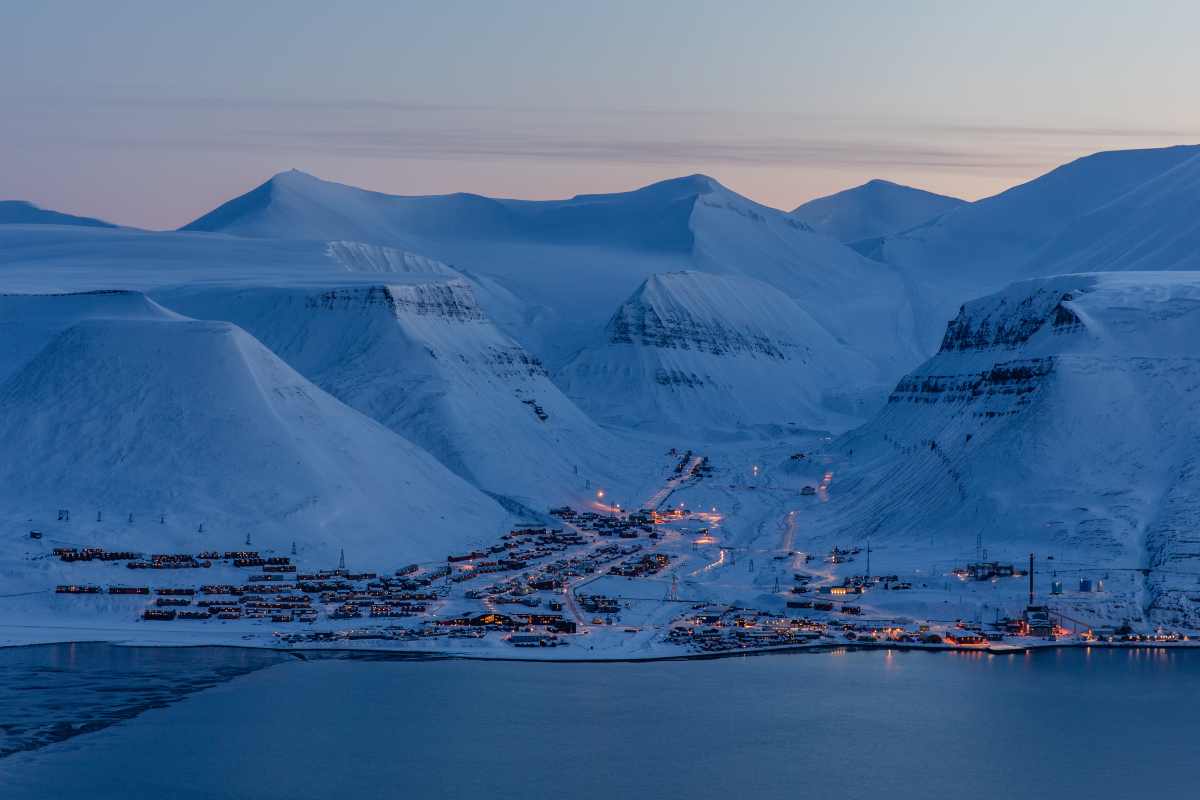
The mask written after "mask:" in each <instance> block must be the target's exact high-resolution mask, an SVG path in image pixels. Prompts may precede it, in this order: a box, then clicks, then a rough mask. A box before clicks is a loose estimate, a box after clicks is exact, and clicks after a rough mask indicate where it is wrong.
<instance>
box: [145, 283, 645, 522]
mask: <svg viewBox="0 0 1200 800" xmlns="http://www.w3.org/2000/svg"><path fill="white" fill-rule="evenodd" d="M158 296H159V298H160V299H161V300H162V302H163V303H165V304H167V305H169V306H170V307H172V308H174V309H177V310H179V311H181V312H183V313H185V314H188V315H189V316H193V317H202V318H206V319H224V320H230V321H233V322H235V323H237V324H238V325H240V326H241V327H243V328H245V329H246V330H248V331H250V332H251V333H252V334H254V335H255V336H256V337H257V338H258V339H259V340H261V341H262V342H263V343H264V344H266V345H267V346H268V347H270V348H271V349H272V350H273V351H274V352H275V353H276V354H278V355H279V356H280V357H281V358H283V359H284V360H285V361H287V362H288V363H289V364H290V365H291V366H293V367H294V368H295V369H297V370H298V371H299V372H301V373H302V374H303V375H305V376H306V377H307V378H309V379H310V380H312V381H313V382H314V383H316V384H317V385H319V386H321V387H322V388H323V389H325V390H326V391H328V392H329V393H330V394H332V395H334V396H335V397H337V398H338V399H340V400H342V401H343V402H345V403H347V404H348V405H350V406H352V407H354V408H356V409H358V410H359V411H362V412H363V413H364V414H367V415H368V416H370V417H372V418H374V419H376V420H378V421H379V422H381V423H383V424H384V425H386V426H388V427H389V428H391V429H392V430H394V431H396V432H398V433H400V434H402V435H404V436H405V437H407V438H409V439H411V440H412V441H414V442H416V443H417V444H419V445H421V446H422V447H424V448H425V449H426V450H428V451H429V452H431V453H433V454H434V455H435V456H436V457H437V458H438V459H439V460H440V461H441V462H442V463H444V464H445V465H447V466H448V467H449V468H451V469H452V470H454V471H455V472H456V473H458V474H459V475H461V476H463V477H464V478H467V479H468V480H470V481H472V482H473V483H475V484H476V485H478V486H480V487H482V488H484V489H486V490H487V491H489V492H491V493H494V494H496V495H503V496H505V497H507V498H511V499H513V500H515V501H516V502H517V503H519V504H521V505H522V506H526V507H529V508H532V509H536V510H538V511H544V510H545V508H546V507H548V506H550V505H554V504H560V503H562V502H566V501H569V500H579V499H580V498H581V497H582V496H583V495H584V494H585V493H588V494H590V493H589V492H586V489H585V486H586V485H587V481H589V480H591V481H593V482H595V483H596V484H597V485H606V486H610V487H616V486H618V485H619V481H618V479H617V475H619V474H620V473H621V472H623V471H624V470H619V469H618V468H617V465H618V464H620V463H621V461H622V459H621V457H620V454H619V446H618V443H617V442H616V441H615V440H614V439H613V438H612V437H611V436H610V435H609V434H607V433H605V432H604V431H602V430H601V429H600V428H599V427H597V426H596V425H595V424H594V423H593V422H592V421H591V420H590V419H588V418H587V417H586V416H585V415H584V414H582V413H581V412H580V411H579V409H578V408H576V407H575V405H574V404H573V403H571V402H570V401H569V400H567V398H566V397H564V396H563V395H562V393H561V392H560V391H559V389H558V387H557V386H555V385H554V384H553V383H552V382H551V381H550V379H549V377H548V375H547V372H546V369H545V367H543V366H542V364H541V362H540V361H539V360H538V359H537V358H536V357H535V356H533V355H531V354H530V353H529V352H527V351H526V350H524V349H523V348H522V347H521V346H520V345H519V344H517V343H516V342H515V341H513V340H512V339H511V338H509V337H507V336H505V335H504V334H503V333H501V332H500V331H499V330H498V329H497V328H496V326H495V325H494V324H493V323H492V321H491V320H490V319H488V317H487V316H486V315H485V313H484V312H483V310H482V309H481V308H480V306H479V305H478V304H477V303H476V300H475V296H474V293H473V290H472V287H471V284H470V283H468V282H467V281H466V280H464V279H462V278H460V277H448V276H429V275H424V276H417V275H408V276H397V275H393V276H389V282H388V283H386V284H371V285H362V284H349V285H347V284H336V283H332V284H329V285H326V286H319V287H318V286H308V287H300V288H295V287H292V288H286V287H285V288H263V287H257V288H237V287H208V288H184V289H179V290H175V291H167V292H164V293H160V295H158Z"/></svg>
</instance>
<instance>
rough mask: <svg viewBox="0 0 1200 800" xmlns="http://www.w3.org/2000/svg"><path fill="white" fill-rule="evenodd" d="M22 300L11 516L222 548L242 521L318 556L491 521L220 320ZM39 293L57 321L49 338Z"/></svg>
mask: <svg viewBox="0 0 1200 800" xmlns="http://www.w3.org/2000/svg"><path fill="white" fill-rule="evenodd" d="M106 301H107V302H106ZM19 304H20V303H19V299H18V298H6V302H5V304H4V312H5V315H6V318H8V319H20V318H24V317H25V316H26V315H24V314H19V309H18V307H19ZM30 304H31V305H32V306H33V308H31V309H30V314H29V315H28V316H29V317H30V318H35V319H37V318H40V319H41V320H43V322H42V324H41V331H42V332H44V333H50V334H51V335H50V339H49V342H48V343H47V344H46V346H45V347H44V348H42V349H41V350H40V351H38V352H37V353H36V354H34V355H33V356H32V357H31V358H30V359H29V360H28V361H26V362H25V363H24V364H23V365H22V366H20V367H19V368H17V369H15V370H11V371H10V374H9V375H8V377H7V379H6V380H5V381H4V382H3V383H2V384H0V409H3V413H0V442H3V443H4V449H5V452H6V453H8V454H9V457H7V458H5V459H3V461H2V462H0V498H2V505H3V507H4V509H5V516H6V517H8V518H10V521H11V520H13V519H21V520H22V521H25V520H29V521H31V522H32V523H34V524H35V525H36V524H40V523H42V522H44V521H45V520H47V519H53V514H54V513H55V509H62V508H69V509H73V510H74V511H75V513H76V515H77V516H78V518H79V519H80V532H79V536H80V537H81V540H83V539H88V538H89V535H88V534H86V533H85V532H84V529H85V528H89V527H94V528H97V529H99V528H101V526H100V525H94V526H92V525H89V524H88V522H89V515H95V514H96V513H97V510H103V511H105V512H107V513H108V514H109V520H112V521H114V522H115V521H117V520H120V524H119V525H117V526H116V530H111V529H107V530H98V531H95V532H93V534H91V535H90V536H91V537H92V538H95V539H97V540H98V541H97V542H95V543H98V544H101V545H103V546H108V547H129V548H131V549H138V550H145V551H157V552H162V551H164V550H169V549H171V548H178V549H192V550H197V549H203V548H207V547H213V548H217V549H220V548H229V547H233V546H235V545H237V544H238V543H240V541H241V540H242V539H243V538H244V537H245V536H246V535H247V534H252V535H253V537H254V539H255V541H256V543H258V544H260V545H261V546H262V547H264V548H271V549H275V550H277V551H281V552H282V551H285V550H286V549H287V548H288V547H290V545H291V543H292V542H293V541H295V542H297V544H298V546H299V547H300V548H302V549H303V551H304V552H306V553H308V554H309V555H310V557H316V558H324V559H326V560H327V561H328V562H329V563H333V560H335V559H336V555H337V552H338V550H339V549H340V548H342V547H345V548H346V550H347V552H351V553H360V554H361V556H362V557H363V558H368V557H370V558H374V559H378V560H381V561H383V562H384V563H395V562H399V561H402V560H423V559H436V558H444V554H445V553H446V551H447V549H454V548H459V547H463V546H468V545H471V544H474V543H475V542H477V541H484V540H487V539H490V538H491V537H492V536H494V535H495V533H496V532H497V531H498V530H501V529H502V526H503V525H504V524H505V522H506V519H507V514H506V513H505V512H504V511H503V510H502V509H501V508H500V507H499V506H498V505H497V504H496V503H495V502H494V501H493V500H491V499H490V498H488V497H486V496H485V495H483V494H482V493H480V492H479V491H478V490H477V489H475V488H473V487H471V486H470V485H469V484H467V483H466V482H465V481H463V480H462V479H460V478H459V477H457V476H456V475H454V474H452V473H451V472H449V471H448V470H446V469H445V468H444V467H442V465H441V464H440V463H438V461H436V460H435V459H434V458H433V457H432V456H430V455H429V454H428V453H426V452H424V451H423V450H421V449H420V448H418V447H416V446H414V445H413V444H412V443H410V442H408V441H406V440H404V439H402V438H401V437H400V436H398V435H396V434H395V433H393V432H392V431H390V430H388V429H387V428H384V427H383V426H382V425H379V424H378V423H376V422H374V421H372V420H370V419H368V418H367V417H365V416H363V415H362V414H360V413H359V412H357V411H355V410H353V409H351V408H349V407H347V406H345V405H343V404H342V403H340V402H339V401H337V400H335V399H334V398H332V397H330V396H329V395H328V394H326V393H325V392H323V391H322V390H320V389H318V388H317V387H316V386H314V385H313V384H311V383H310V382H308V381H307V380H305V379H304V378H302V377H301V376H300V375H299V374H297V373H296V372H295V371H294V370H292V369H291V368H290V367H288V366H287V365H286V364H284V363H283V362H282V361H281V360H280V359H279V358H278V357H277V356H275V355H274V354H272V353H271V352H270V351H269V350H268V349H267V348H265V347H263V346H262V344H260V343H259V342H258V341H256V340H255V339H254V338H253V337H251V336H250V335H249V334H247V333H246V332H244V331H243V330H241V329H240V328H238V327H236V326H234V325H231V324H229V323H227V322H207V321H195V320H190V319H187V318H184V317H180V316H179V315H176V314H173V313H170V312H165V311H162V310H161V309H160V308H158V307H157V306H155V305H154V304H153V303H150V302H149V301H146V300H144V298H139V297H138V296H135V295H129V294H109V295H85V296H81V297H80V296H60V297H58V298H41V297H34V298H30ZM54 304H60V305H61V307H62V318H63V321H64V322H65V323H66V324H67V325H69V327H65V329H64V330H62V331H61V332H59V333H57V334H53V333H51V331H52V329H53V328H54V325H52V324H51V323H50V322H49V318H50V317H51V316H52V313H51V309H50V308H49V306H51V305H54ZM6 355H9V354H6ZM127 514H132V515H133V520H134V522H133V524H127V523H126V521H125V518H126V515H127ZM160 515H165V516H163V520H164V521H163V522H161V523H160V521H159V520H160ZM202 524H203V526H204V530H203V531H201V529H200V526H201V525H202ZM110 527H111V526H110ZM87 543H88V544H91V543H92V542H91V541H88V542H87Z"/></svg>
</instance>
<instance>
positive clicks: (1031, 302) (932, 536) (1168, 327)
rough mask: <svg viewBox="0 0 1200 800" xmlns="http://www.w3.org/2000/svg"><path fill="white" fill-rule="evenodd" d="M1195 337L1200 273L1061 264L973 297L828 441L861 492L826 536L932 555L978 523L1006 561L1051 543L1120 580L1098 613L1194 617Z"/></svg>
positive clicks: (1065, 565)
mask: <svg viewBox="0 0 1200 800" xmlns="http://www.w3.org/2000/svg"><path fill="white" fill-rule="evenodd" d="M1197 341H1200V275H1198V274H1196V273H1174V274H1171V273H1108V274H1094V275H1076V276H1065V277H1061V278H1052V279H1045V280H1040V281H1030V282H1026V283H1021V284H1016V285H1014V286H1013V287H1010V288H1009V289H1007V290H1005V291H1004V292H1000V293H998V294H996V295H992V296H989V297H986V298H982V299H980V300H977V301H973V302H970V303H967V304H965V305H964V306H963V307H962V309H961V310H960V312H959V313H958V315H957V316H956V317H955V319H954V320H952V321H951V322H950V323H949V324H948V326H947V330H946V334H945V337H944V338H943V341H942V347H941V349H940V350H939V352H938V353H937V354H936V355H935V356H934V357H932V358H931V359H929V360H928V361H927V362H926V363H925V364H923V365H921V367H919V368H918V369H916V370H914V371H913V372H912V373H910V374H909V375H907V376H905V378H903V379H902V380H901V381H900V382H899V383H898V384H897V386H896V388H895V390H894V391H893V392H892V394H891V396H890V397H889V402H888V404H887V407H886V408H885V409H884V410H883V411H882V412H880V414H879V415H878V416H877V417H875V418H874V419H873V420H872V421H871V422H870V423H868V424H867V425H865V426H864V427H863V428H861V429H859V430H857V431H854V432H852V433H850V434H847V435H846V436H845V437H843V438H842V439H841V440H840V441H839V442H838V445H837V449H838V452H840V453H841V454H842V456H843V457H844V458H845V459H846V460H847V461H846V464H847V465H846V467H845V468H844V470H842V471H840V473H839V478H840V488H841V491H842V494H843V496H846V497H847V498H849V497H852V498H853V501H852V502H849V501H848V502H847V505H844V506H841V507H835V508H831V509H830V513H831V514H832V515H835V516H831V517H830V518H829V520H828V521H829V524H830V525H831V530H832V531H835V532H836V533H835V534H833V535H835V536H841V537H844V538H849V537H853V536H858V537H864V536H875V537H877V538H878V537H887V538H888V539H889V540H890V541H892V542H895V543H896V544H895V546H898V547H902V548H903V547H918V546H919V545H920V544H922V543H928V544H930V545H933V546H935V547H937V548H940V549H941V551H942V552H946V551H947V549H950V550H953V549H954V548H958V549H960V550H964V551H969V550H970V548H971V547H972V542H973V541H974V538H975V536H976V535H980V536H982V538H983V539H984V541H985V542H987V543H988V546H989V548H990V549H991V551H992V552H993V554H995V555H997V556H999V557H1001V558H1005V557H1007V558H1010V559H1011V558H1016V557H1019V556H1020V554H1021V553H1023V552H1030V551H1036V552H1038V553H1039V554H1041V555H1042V556H1043V557H1048V556H1051V555H1053V556H1054V557H1055V559H1056V563H1057V564H1058V567H1059V568H1061V569H1064V570H1069V571H1068V572H1067V577H1068V583H1069V582H1070V580H1071V579H1074V578H1076V577H1078V576H1079V575H1083V576H1085V577H1091V578H1094V579H1102V578H1104V577H1105V576H1106V575H1107V576H1109V578H1110V580H1109V585H1110V586H1111V587H1117V586H1119V587H1120V588H1121V591H1120V592H1114V593H1112V594H1111V596H1108V597H1106V598H1088V602H1094V603H1100V604H1101V605H1102V606H1103V608H1105V609H1107V612H1106V613H1109V612H1111V613H1112V614H1116V615H1125V616H1130V615H1143V614H1148V615H1151V618H1159V619H1162V620H1163V621H1167V620H1170V619H1175V618H1181V617H1187V616H1189V615H1190V618H1193V619H1194V618H1195V617H1196V614H1197V610H1198V609H1197V604H1195V603H1192V602H1191V601H1190V600H1189V599H1188V598H1189V597H1190V596H1191V594H1198V593H1196V592H1191V594H1189V592H1190V590H1191V589H1193V588H1194V585H1195V581H1196V579H1197V577H1200V569H1198V568H1197V567H1198V566H1200V541H1198V540H1197V538H1196V537H1195V536H1194V535H1193V534H1191V533H1190V531H1192V530H1194V529H1195V526H1196V525H1198V524H1200V483H1198V481H1197V476H1198V475H1200V470H1198V469H1197V467H1196V463H1195V455H1194V454H1195V452H1197V448H1196V446H1195V445H1196V444H1197V443H1198V442H1200V423H1198V422H1197V421H1196V420H1197V419H1200V417H1197V414H1196V412H1198V411H1200V364H1198V362H1197V361H1196V359H1195V358H1194V355H1193V353H1192V352H1191V350H1192V348H1193V346H1194V343H1195V342H1197ZM830 505H831V506H833V504H832V503H831V504H830ZM1145 567H1149V568H1151V572H1150V573H1149V574H1148V575H1143V574H1142V573H1138V572H1136V570H1137V569H1140V568H1145ZM1188 570H1191V571H1193V572H1194V573H1196V575H1193V576H1192V577H1190V578H1188V577H1186V576H1185V575H1184V573H1186V572H1187V571H1188ZM1093 573H1094V574H1093ZM1113 576H1118V577H1119V578H1120V581H1116V579H1115V578H1113ZM1133 577H1136V580H1133ZM1076 600H1079V599H1078V598H1076ZM1076 600H1070V599H1069V598H1068V599H1064V600H1063V602H1064V603H1065V602H1068V601H1069V602H1076ZM1079 602H1083V601H1082V600H1079ZM1105 604H1107V605H1105ZM1089 613H1091V612H1089ZM1155 615H1157V616H1155Z"/></svg>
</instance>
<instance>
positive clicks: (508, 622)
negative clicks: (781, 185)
mask: <svg viewBox="0 0 1200 800" xmlns="http://www.w3.org/2000/svg"><path fill="white" fill-rule="evenodd" d="M1197 176H1200V149H1197V148H1196V147H1177V148H1165V149H1162V150H1150V151H1119V152H1113V153H1101V154H1097V155H1094V156H1090V157H1088V158H1085V159H1081V160H1079V161H1076V162H1073V163H1071V164H1068V165H1065V166H1063V167H1060V168H1059V169H1057V170H1054V171H1052V172H1050V173H1048V174H1047V175H1044V176H1042V177H1040V178H1037V179H1035V180H1033V181H1030V182H1029V183H1026V184H1023V185H1021V186H1018V187H1015V188H1013V189H1010V190H1008V191H1006V192H1003V193H1001V194H999V195H996V196H994V197H991V198H985V199H982V200H978V201H975V202H963V201H958V200H955V199H953V198H947V197H942V196H940V195H933V194H930V193H927V192H921V191H919V190H915V189H909V188H908V187H900V186H896V185H895V184H887V183H886V182H880V181H874V182H871V183H870V184H867V185H865V186H863V187H858V188H856V189H853V190H847V191H846V192H842V193H839V194H838V195H835V196H833V197H830V198H822V199H819V200H815V201H811V202H809V203H806V204H804V205H803V206H801V207H800V208H798V209H796V210H795V211H794V212H792V213H790V214H789V213H786V212H783V211H779V210H776V209H772V208H768V207H766V206H763V205H760V204H758V203H755V202H753V201H751V200H749V199H747V198H745V197H742V196H740V195H738V194H736V193H735V192H733V191H732V190H730V189H728V188H726V187H725V186H722V185H721V184H720V183H718V182H717V181H715V180H713V179H711V178H708V177H705V176H699V175H695V176H689V177H685V178H679V179H675V180H670V181H664V182H660V183H656V184H653V185H651V186H647V187H644V188H642V189H637V190H634V191H631V192H625V193H620V194H611V195H580V196H577V197H574V198H571V199H568V200H560V201H524V200H506V199H493V198H487V197H481V196H476V195H447V196H430V197H405V196H393V195H385V194H379V193H375V192H368V191H365V190H361V189H357V188H354V187H350V186H345V185H341V184H336V183H330V182H327V181H322V180H320V179H318V178H315V177H313V176H310V175H306V174H304V173H299V172H295V171H292V172H287V173H281V174H280V175H277V176H275V177H273V178H271V179H270V180H268V181H267V182H265V183H263V184H262V185H260V186H259V187H257V188H255V189H253V190H251V191H250V192H248V193H247V194H244V195H242V196H240V197H237V198H235V199H233V200H230V201H229V202H227V203H225V204H223V205H221V206H220V207H219V208H217V209H215V210H214V211H212V212H211V213H209V214H207V215H204V216H202V217H200V218H199V219H197V220H196V221H194V222H192V223H190V224H189V225H186V226H184V228H182V229H181V230H179V231H167V232H153V231H143V230H137V229H133V228H125V227H119V226H115V225H110V224H109V223H104V222H100V221H98V220H92V219H88V218H80V217H73V216H70V215H64V214H58V213H56V212H51V211H45V210H42V209H37V208H35V207H32V206H29V205H28V204H22V203H7V204H0V443H3V447H4V451H5V452H6V454H7V457H6V458H5V459H3V461H2V462H0V470H2V471H3V474H0V523H2V524H3V532H2V534H0V541H2V542H3V546H2V547H0V584H2V587H3V588H2V589H0V642H6V643H19V642H27V641H55V640H60V639H64V640H72V639H78V638H81V637H85V636H86V637H88V638H105V639H111V640H116V641H139V642H159V643H173V644H180V643H194V642H227V643H245V644H253V645H257V646H279V647H286V646H297V647H310V646H312V647H377V648H383V649H401V650H421V651H436V652H453V653H465V654H469V655H479V656H494V655H511V654H512V653H513V652H514V651H513V648H514V647H515V646H517V645H518V644H529V643H532V644H533V645H534V646H535V649H532V650H529V651H525V650H522V652H523V653H525V654H527V655H529V656H530V657H534V656H535V655H536V657H541V658H556V657H570V658H599V657H604V658H611V657H620V658H647V657H661V656H669V655H686V654H693V653H697V652H718V651H719V652H724V651H726V650H737V649H745V648H748V647H760V648H761V647H779V646H788V647H799V646H821V645H828V644H830V643H845V642H846V641H854V642H857V643H868V644H869V643H871V642H876V641H881V640H885V641H888V642H893V643H895V642H900V643H906V644H909V645H912V646H914V647H921V646H958V645H960V644H961V645H964V646H992V647H1009V646H1021V647H1030V646H1039V645H1042V644H1045V643H1046V642H1047V641H1056V640H1058V639H1057V638H1056V637H1063V638H1066V639H1069V640H1070V641H1084V640H1087V641H1092V640H1095V639H1096V638H1097V637H1100V636H1110V637H1116V636H1120V637H1135V639H1136V637H1143V636H1149V637H1158V638H1162V637H1167V638H1178V639H1182V637H1183V636H1194V635H1196V634H1197V633H1198V632H1200V568H1197V564H1196V561H1197V559H1198V558H1200V549H1197V548H1198V547H1200V544H1198V542H1200V537H1197V535H1196V533H1195V531H1194V527H1195V525H1196V520H1197V518H1198V517H1200V510H1198V509H1200V506H1198V501H1197V500H1196V499H1195V498H1197V497H1198V496H1200V495H1197V491H1200V487H1198V486H1197V485H1196V477H1195V475H1196V473H1197V465H1196V463H1195V455H1194V451H1195V442H1196V439H1197V436H1198V435H1200V430H1197V429H1196V426H1195V425H1194V424H1193V422H1192V420H1193V419H1194V418H1195V416H1196V415H1195V411H1196V409H1195V408H1193V407H1194V406H1195V405H1196V403H1197V401H1198V399H1197V395H1196V391H1197V389H1196V387H1197V386H1200V380H1198V378H1200V374H1198V373H1197V367H1196V364H1197V361H1196V357H1195V355H1194V352H1193V351H1194V349H1195V342H1197V341H1200V255H1198V253H1200V250H1198V249H1197V245H1200V239H1198V238H1197V231H1198V230H1200V228H1197V226H1196V223H1195V220H1196V219H1197V217H1196V214H1195V211H1196V209H1197V207H1198V206H1197V204H1198V203H1200V188H1198V187H1200V182H1198V177H1197ZM1192 270H1197V271H1192ZM939 342H940V344H939ZM985 551H986V552H985ZM1031 553H1032V554H1034V568H1033V575H1032V576H1030V575H1028V574H1027V573H1028V571H1029V569H1028V566H1027V564H1026V561H1027V559H1028V557H1029V554H1031ZM989 564H990V565H991V566H990V567H987V566H986V565H989ZM980 565H985V567H986V569H984V568H981V567H980ZM987 570H991V571H990V572H988V573H987V574H986V575H983V574H982V571H987ZM1030 587H1032V589H1031V588H1030ZM114 589H116V590H118V591H115V592H114V591H113V590H114ZM1031 593H1032V595H1033V597H1030V594H1031ZM247 598H250V599H247ZM164 601H165V602H164ZM201 603H204V605H201ZM1030 606H1033V607H1034V608H1040V607H1042V606H1048V607H1049V608H1051V611H1050V612H1048V613H1050V614H1051V615H1052V617H1053V620H1054V624H1053V625H1052V626H1051V630H1050V632H1049V639H1048V638H1047V637H1046V636H1033V635H1031V633H1030V628H1029V625H1030V619H1029V615H1028V611H1029V607H1030ZM200 609H204V610H203V611H201V610H200ZM209 609H216V611H213V612H212V613H211V614H210V612H209ZM1003 620H1008V622H1009V627H1008V628H1005V627H1004V626H1003V625H1002V624H1001V623H1002V621H1003ZM988 623H990V624H991V628H989V629H988V632H990V633H996V636H997V638H995V639H993V640H983V639H981V640H979V641H976V640H974V639H972V638H971V637H972V636H973V635H974V632H976V631H979V632H980V636H982V635H983V634H982V631H983V626H984V625H985V624H988ZM1021 625H1024V626H1025V627H1024V628H1022V627H1021ZM1035 627H1036V626H1035ZM731 631H740V632H737V633H735V632H731ZM963 631H966V633H964V632H963ZM1042 632H1043V633H1045V631H1042ZM1005 636H1007V637H1008V638H1007V639H1005ZM523 637H532V638H528V639H526V638H523ZM1070 637H1075V638H1073V639H1072V638H1070ZM934 639H936V640H937V641H936V642H934V641H933V640H934ZM550 644H553V645H555V646H553V647H551V646H549V645H550ZM561 645H566V647H565V648H563V647H560V646H561ZM564 654H565V655H564Z"/></svg>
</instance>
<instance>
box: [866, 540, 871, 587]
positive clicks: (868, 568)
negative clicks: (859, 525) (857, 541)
mask: <svg viewBox="0 0 1200 800" xmlns="http://www.w3.org/2000/svg"><path fill="white" fill-rule="evenodd" d="M867 580H868V581H869V580H871V540H870V539H867Z"/></svg>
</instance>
